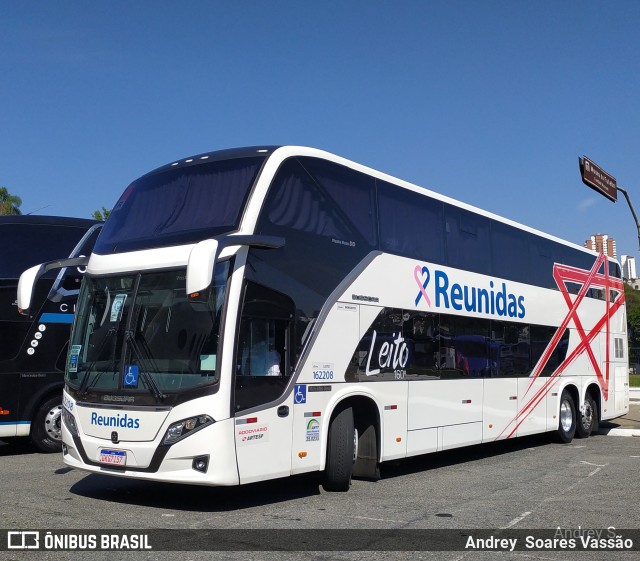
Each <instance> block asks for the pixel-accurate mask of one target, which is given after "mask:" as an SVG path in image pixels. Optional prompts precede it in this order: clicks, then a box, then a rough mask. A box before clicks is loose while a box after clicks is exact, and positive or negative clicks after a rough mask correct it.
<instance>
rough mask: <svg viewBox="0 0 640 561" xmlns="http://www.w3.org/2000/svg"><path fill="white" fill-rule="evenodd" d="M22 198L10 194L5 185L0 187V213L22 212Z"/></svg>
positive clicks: (15, 213)
mask: <svg viewBox="0 0 640 561" xmlns="http://www.w3.org/2000/svg"><path fill="white" fill-rule="evenodd" d="M21 204H22V199H21V198H20V197H18V196H17V195H12V194H11V193H9V190H8V189H7V188H6V187H0V214H5V215H6V214H13V215H19V214H22V211H21V210H20V205H21Z"/></svg>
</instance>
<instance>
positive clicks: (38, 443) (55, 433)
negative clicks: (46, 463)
mask: <svg viewBox="0 0 640 561" xmlns="http://www.w3.org/2000/svg"><path fill="white" fill-rule="evenodd" d="M61 423H62V399H61V398H60V397H51V398H49V399H47V400H46V401H44V402H42V403H41V404H40V406H39V407H38V412H37V413H36V416H35V418H34V420H33V424H32V426H31V442H33V444H34V446H35V447H36V448H38V450H40V451H41V452H60V450H61V449H62V430H61Z"/></svg>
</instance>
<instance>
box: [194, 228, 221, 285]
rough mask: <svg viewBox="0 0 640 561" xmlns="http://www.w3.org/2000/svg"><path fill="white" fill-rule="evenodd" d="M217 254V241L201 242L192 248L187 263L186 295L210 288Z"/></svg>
mask: <svg viewBox="0 0 640 561" xmlns="http://www.w3.org/2000/svg"><path fill="white" fill-rule="evenodd" d="M217 254H218V240H203V241H201V242H199V243H197V244H196V245H195V246H194V247H193V249H192V250H191V253H190V254H189V261H188V262H187V294H195V293H196V292H201V291H203V290H206V289H207V288H209V287H210V286H211V283H212V281H213V268H214V266H215V264H216V256H217Z"/></svg>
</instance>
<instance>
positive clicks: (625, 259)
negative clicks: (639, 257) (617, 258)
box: [621, 255, 638, 280]
mask: <svg viewBox="0 0 640 561" xmlns="http://www.w3.org/2000/svg"><path fill="white" fill-rule="evenodd" d="M621 261H622V277H623V278H624V279H625V280H632V279H637V278H638V275H637V274H636V258H635V257H632V256H631V255H623V256H622V259H621Z"/></svg>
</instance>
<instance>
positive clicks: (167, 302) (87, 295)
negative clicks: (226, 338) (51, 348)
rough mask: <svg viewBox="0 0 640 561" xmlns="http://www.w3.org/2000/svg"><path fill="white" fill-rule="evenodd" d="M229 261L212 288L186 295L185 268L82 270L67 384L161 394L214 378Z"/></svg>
mask: <svg viewBox="0 0 640 561" xmlns="http://www.w3.org/2000/svg"><path fill="white" fill-rule="evenodd" d="M229 271H230V263H229V261H225V262H221V263H219V264H218V265H217V267H216V272H215V279H214V282H213V284H212V286H211V288H210V289H208V290H207V291H206V292H204V293H202V294H200V295H198V296H197V297H193V296H192V297H187V294H186V291H185V282H186V280H185V279H186V271H185V270H184V269H182V270H174V271H163V272H152V273H144V274H137V275H124V276H117V277H116V276H114V277H99V278H90V277H86V278H85V280H84V284H83V288H82V293H81V297H80V302H81V303H82V304H81V306H80V308H79V310H78V312H77V320H76V325H75V328H74V331H73V334H72V338H71V343H70V347H69V349H70V350H69V358H68V364H67V374H66V381H67V383H68V384H69V385H70V386H72V387H74V388H76V389H78V390H80V391H81V392H88V391H90V390H98V391H102V390H108V391H109V392H110V393H113V392H118V393H121V392H122V393H132V392H133V393H135V392H146V393H151V394H152V395H154V396H155V397H156V398H161V397H162V396H163V395H164V394H166V393H178V392H180V391H181V390H184V389H188V388H193V387H194V386H199V385H203V384H208V383H213V382H215V381H216V380H217V349H218V337H219V331H220V317H221V312H222V305H223V303H224V299H225V292H226V284H227V278H228V276H229Z"/></svg>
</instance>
